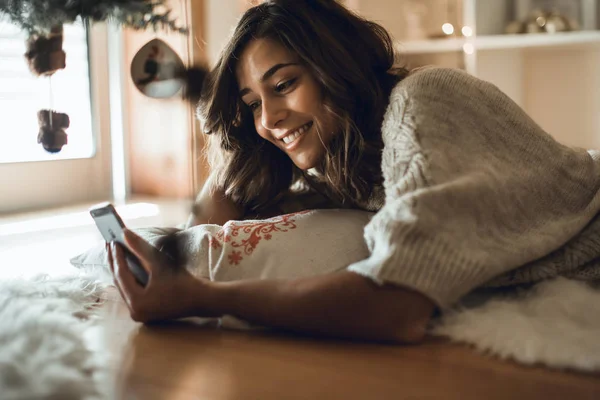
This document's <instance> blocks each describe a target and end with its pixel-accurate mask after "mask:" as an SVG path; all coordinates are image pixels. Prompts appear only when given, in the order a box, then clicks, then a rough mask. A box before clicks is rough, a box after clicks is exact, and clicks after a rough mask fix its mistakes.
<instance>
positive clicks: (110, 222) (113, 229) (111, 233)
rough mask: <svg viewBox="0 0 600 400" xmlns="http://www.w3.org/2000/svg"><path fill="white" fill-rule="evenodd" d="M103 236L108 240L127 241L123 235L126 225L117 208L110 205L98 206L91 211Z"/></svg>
mask: <svg viewBox="0 0 600 400" xmlns="http://www.w3.org/2000/svg"><path fill="white" fill-rule="evenodd" d="M90 213H91V214H92V217H93V218H94V221H95V222H96V225H97V226H98V229H99V230H100V233H101V234H102V237H104V240H106V241H107V242H112V241H116V242H119V243H125V238H124V236H123V228H124V227H125V226H124V224H123V221H121V219H120V218H119V216H118V215H117V214H116V211H115V209H114V208H113V207H112V206H110V205H108V206H106V207H102V208H96V209H94V210H92V211H90Z"/></svg>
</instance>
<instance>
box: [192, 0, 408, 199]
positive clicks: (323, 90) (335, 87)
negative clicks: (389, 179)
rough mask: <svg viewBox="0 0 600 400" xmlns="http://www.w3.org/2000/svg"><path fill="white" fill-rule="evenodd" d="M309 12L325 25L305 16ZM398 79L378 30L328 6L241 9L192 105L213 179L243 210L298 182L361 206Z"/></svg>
mask: <svg viewBox="0 0 600 400" xmlns="http://www.w3.org/2000/svg"><path fill="white" fill-rule="evenodd" d="M284 3H285V4H284ZM279 12H281V13H282V14H278V13H279ZM319 12H323V13H324V15H325V14H326V15H327V16H328V18H330V19H328V20H327V19H325V18H314V16H315V15H317V13H319ZM406 74H407V70H406V69H404V68H402V67H399V66H397V65H395V55H394V51H393V44H392V41H391V38H390V36H389V35H388V33H387V32H386V31H385V30H384V29H383V28H382V27H381V26H379V25H377V24H375V23H372V22H370V21H366V20H364V19H362V18H360V17H358V16H356V15H353V14H351V13H350V12H349V11H348V10H346V9H345V8H344V7H343V6H341V5H340V4H338V3H337V2H335V1H321V2H315V3H314V4H313V3H310V2H299V3H293V2H282V3H281V4H276V3H273V2H266V3H264V4H262V5H260V6H258V7H255V8H253V9H250V11H248V12H247V13H246V14H245V15H244V16H243V17H242V18H241V20H240V21H239V24H238V27H237V29H236V31H235V33H234V35H233V37H232V38H231V40H230V42H229V43H228V45H227V47H226V48H225V49H224V52H223V54H222V56H221V58H220V60H219V62H218V63H217V66H216V67H215V69H214V71H213V75H212V77H211V79H210V80H209V82H208V83H207V84H206V90H205V93H206V95H205V101H203V102H202V103H201V104H200V109H199V114H200V118H201V120H203V122H204V130H205V131H207V132H210V133H214V135H213V137H212V138H211V140H210V142H211V145H212V149H211V154H210V155H211V156H212V157H211V158H212V166H213V170H214V171H219V173H218V174H217V176H216V177H215V181H216V182H217V184H218V185H219V186H222V187H227V193H228V197H230V198H231V199H232V200H233V201H235V202H237V203H240V204H244V205H245V206H246V207H247V209H248V210H250V211H258V210H260V209H262V208H265V207H268V206H270V205H272V204H273V203H276V202H277V201H278V200H279V198H280V197H281V196H280V195H281V193H282V192H284V191H285V190H287V189H288V188H289V187H290V186H291V185H292V184H293V183H294V182H298V181H303V182H306V183H308V184H309V185H320V184H321V183H325V182H326V184H325V185H320V186H322V188H321V190H325V191H327V192H328V197H329V198H330V199H331V201H333V202H334V203H336V204H338V205H341V204H345V205H347V206H359V207H362V208H370V207H368V205H367V204H366V203H368V201H369V198H371V197H372V195H373V193H374V192H376V191H377V190H378V187H380V185H381V179H382V176H381V170H380V168H379V164H380V149H381V136H380V134H379V130H380V126H381V122H382V119H383V113H384V111H385V104H386V102H387V97H388V95H389V92H390V90H391V88H392V87H393V86H394V84H395V83H397V82H398V81H399V80H401V79H402V78H403V77H404V76H406ZM304 129H306V131H305V132H304V137H300V135H298V138H296V140H292V137H291V134H293V135H294V136H296V134H299V133H300V131H301V130H304ZM286 136H287V137H288V138H285V137H286ZM284 138H285V139H284ZM265 139H266V141H265ZM286 142H287V143H286ZM282 150H283V151H282ZM222 151H227V152H229V153H228V156H227V158H226V159H223V158H222V157H221V155H222V154H221V152H222ZM309 169H310V170H312V171H311V173H312V174H311V173H309V172H308V170H309ZM314 173H316V175H318V176H319V177H318V178H317V177H315V174H314ZM309 175H312V176H309ZM371 208H372V207H371Z"/></svg>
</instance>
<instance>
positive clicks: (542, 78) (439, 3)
mask: <svg viewBox="0 0 600 400" xmlns="http://www.w3.org/2000/svg"><path fill="white" fill-rule="evenodd" d="M342 2H343V3H344V4H345V5H346V6H347V7H348V8H350V9H352V10H353V11H355V12H357V13H359V14H361V15H364V16H365V17H367V18H370V19H373V20H375V21H377V22H379V23H381V24H382V25H383V26H384V27H386V28H387V29H388V30H389V31H390V33H391V34H392V35H393V36H394V39H395V42H396V46H397V50H398V52H399V54H400V55H401V61H402V62H403V63H405V64H407V65H408V66H410V67H415V66H419V65H427V64H437V65H444V66H450V67H455V68H461V69H465V70H466V71H468V72H469V73H471V74H473V75H475V76H478V77H481V78H483V79H486V80H489V81H491V82H493V83H495V84H496V85H498V86H499V87H500V88H501V89H502V90H503V91H505V92H506V93H507V94H508V95H509V96H511V97H512V98H513V99H514V100H515V101H516V102H517V103H519V104H520V105H521V106H522V107H523V108H524V109H525V110H526V111H527V112H528V113H529V114H530V115H531V116H532V117H533V118H534V120H536V121H537V122H538V123H539V124H540V125H541V126H542V127H543V128H545V129H546V130H547V131H548V132H550V133H551V134H552V135H554V136H555V137H556V138H557V139H558V140H560V141H562V142H564V143H566V144H569V145H574V146H583V147H599V146H600V137H599V135H598V133H599V130H600V115H598V110H600V85H599V84H600V82H599V80H600V78H599V77H600V74H598V70H599V69H600V31H599V30H598V27H599V26H600V6H599V5H598V0H493V1H489V0H345V1H342ZM256 3H258V1H248V0H171V1H169V2H168V4H169V6H170V7H171V8H172V10H173V13H172V15H173V16H175V17H176V18H178V20H179V22H180V23H181V24H182V25H185V26H188V27H190V33H189V35H181V34H178V33H165V32H161V31H159V32H153V31H152V30H148V31H133V30H130V29H119V28H116V27H114V26H107V25H104V24H94V25H93V26H92V27H91V28H88V29H86V28H85V27H84V26H83V25H81V24H72V25H67V26H65V34H64V49H65V52H66V53H67V60H68V61H67V68H66V69H64V70H60V71H58V72H57V73H56V74H54V75H53V76H52V78H51V79H39V78H36V77H34V76H33V75H32V74H31V73H30V72H29V70H28V68H27V66H26V63H25V62H24V60H23V53H24V52H25V44H24V40H25V34H24V33H23V32H20V31H19V30H18V29H17V28H16V27H15V26H12V25H10V23H8V22H6V21H3V22H0V117H1V121H2V125H1V127H0V138H1V139H2V141H1V143H2V146H0V198H1V201H0V215H3V216H6V215H8V214H14V213H19V212H24V211H31V210H42V209H51V208H54V207H64V206H67V205H73V204H80V203H87V202H94V201H97V200H105V199H113V200H115V201H126V200H127V199H129V198H133V197H135V196H146V197H148V196H149V197H159V198H175V199H187V200H190V199H192V198H193V196H194V194H195V193H196V192H197V191H198V189H199V188H200V187H201V185H202V183H203V182H204V180H205V179H206V176H207V174H208V171H207V167H206V164H205V163H204V161H203V159H202V157H201V152H202V147H203V145H204V140H203V139H204V138H203V136H202V134H200V132H199V130H198V124H197V122H196V120H195V118H194V107H193V106H192V105H190V104H188V103H186V102H185V101H184V100H183V98H182V96H181V94H180V93H179V94H175V95H174V96H171V97H168V98H154V97H152V96H148V95H147V94H145V93H144V92H143V91H141V90H138V89H139V88H136V84H135V82H134V79H133V78H132V76H131V74H130V71H131V65H132V62H133V60H134V57H135V55H136V54H137V53H138V52H139V51H140V49H142V48H143V46H144V45H145V44H147V43H149V42H150V41H153V40H156V39H159V40H160V41H162V42H163V43H164V44H165V45H166V47H168V48H170V50H172V51H174V53H175V54H176V55H178V56H179V57H180V59H181V61H182V62H183V64H184V65H190V64H192V63H205V64H208V65H212V64H213V63H214V61H215V60H216V58H217V56H218V54H219V51H220V49H221V47H222V46H223V44H224V43H225V42H226V41H227V39H228V37H229V35H230V33H231V30H232V28H233V27H234V26H235V24H236V21H237V19H238V18H239V16H240V15H241V13H243V12H244V10H245V9H247V8H248V7H250V6H252V5H253V4H256ZM140 65H142V64H140ZM139 68H141V67H139ZM41 108H54V109H56V110H60V111H63V112H66V113H68V114H69V116H70V119H71V126H70V128H69V129H68V131H67V133H68V138H69V142H68V145H66V146H65V147H64V148H63V150H62V151H61V152H60V153H56V154H49V153H47V152H45V151H44V150H43V148H42V147H41V146H40V145H39V144H38V143H37V142H36V140H35V138H36V134H37V129H38V128H37V119H36V117H35V113H36V112H37V110H39V109H41Z"/></svg>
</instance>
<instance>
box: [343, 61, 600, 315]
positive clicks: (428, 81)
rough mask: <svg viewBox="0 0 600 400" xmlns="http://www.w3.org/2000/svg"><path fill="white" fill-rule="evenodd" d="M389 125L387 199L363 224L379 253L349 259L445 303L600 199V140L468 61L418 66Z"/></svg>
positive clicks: (577, 219)
mask: <svg viewBox="0 0 600 400" xmlns="http://www.w3.org/2000/svg"><path fill="white" fill-rule="evenodd" d="M382 131H383V138H384V144H385V147H384V150H383V160H382V168H383V173H384V178H385V182H384V188H385V204H384V206H383V207H382V208H381V210H380V211H379V212H378V213H377V214H376V215H375V217H374V218H373V219H372V220H371V222H370V223H369V225H367V227H366V228H365V238H366V241H367V245H368V246H369V249H370V251H371V256H370V257H369V258H368V259H366V260H363V261H360V262H357V263H355V264H352V265H351V266H350V267H349V270H351V271H354V272H356V273H359V274H361V275H364V276H367V277H370V278H372V279H373V280H375V281H376V282H379V283H383V282H390V283H394V284H397V285H400V286H405V287H409V288H413V289H415V290H417V291H419V292H421V293H423V294H425V295H427V296H428V297H430V298H431V299H432V300H434V301H435V302H436V303H437V304H438V305H439V306H440V307H441V308H447V307H449V306H451V305H452V304H453V303H455V302H456V301H457V300H458V299H459V298H460V297H462V296H463V295H464V294H466V293H467V292H469V291H471V290H472V289H474V288H476V287H479V286H482V285H484V284H486V282H489V281H490V280H492V279H493V278H498V277H500V278H502V274H505V273H507V272H508V271H513V270H515V269H517V268H518V267H522V266H524V265H526V264H528V263H532V262H535V260H539V259H542V258H543V257H544V256H546V257H548V255H549V254H551V253H552V252H554V251H556V250H558V249H560V248H561V247H562V246H564V245H565V244H566V243H567V242H569V241H570V240H572V239H573V238H576V237H577V235H579V234H580V232H581V231H582V230H584V228H585V227H586V225H587V224H588V223H589V222H590V221H591V220H592V218H593V217H594V216H595V215H596V213H598V210H599V209H600V193H599V189H600V152H598V151H586V150H583V149H571V148H568V147H565V146H563V145H561V144H559V143H558V142H556V141H555V140H554V139H553V138H552V137H550V136H549V135H548V134H547V133H546V132H544V131H543V130H542V129H541V128H540V127H539V126H538V125H537V124H536V123H535V122H534V121H533V120H531V118H530V117H528V116H527V115H526V114H525V112H524V111H523V110H522V109H521V108H520V107H519V106H518V105H516V104H515V103H514V102H513V101H512V100H510V99H509V98H508V97H507V96H506V95H505V94H503V93H502V92H501V91H500V90H499V89H498V88H496V87H495V86H494V85H492V84H490V83H488V82H485V81H482V80H479V79H477V78H475V77H472V76H471V75H469V74H467V73H465V72H462V71H459V70H451V69H444V68H429V69H424V70H421V71H418V72H415V73H413V74H411V75H410V76H409V77H407V78H406V79H404V80H403V81H402V82H400V83H399V84H398V85H397V86H396V87H395V88H394V90H393V91H392V94H391V97H390V104H389V106H388V109H387V111H386V114H385V117H384V122H383V129H382ZM596 231H598V229H597V228H596ZM594 243H598V241H597V240H596V241H595V242H594ZM588 250H589V249H588ZM594 251H595V255H591V256H590V255H589V254H588V256H589V257H588V259H590V258H594V257H598V255H600V251H598V250H597V249H596V250H593V251H592V252H594ZM563 256H564V254H563ZM534 264H535V263H534Z"/></svg>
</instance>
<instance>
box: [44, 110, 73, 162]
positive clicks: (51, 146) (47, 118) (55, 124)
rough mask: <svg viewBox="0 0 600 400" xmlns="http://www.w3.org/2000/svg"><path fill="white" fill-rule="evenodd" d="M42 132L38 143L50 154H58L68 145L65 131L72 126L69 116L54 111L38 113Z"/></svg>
mask: <svg viewBox="0 0 600 400" xmlns="http://www.w3.org/2000/svg"><path fill="white" fill-rule="evenodd" d="M38 124H39V126H40V130H39V133H38V137H37V141H38V143H40V144H41V145H42V146H43V147H44V149H45V150H46V151H47V152H49V153H58V152H59V151H61V150H62V148H63V146H64V145H66V144H67V143H68V139H67V134H66V132H65V129H67V128H68V127H69V125H70V120H69V116H68V115H67V114H64V113H59V112H55V111H52V110H40V111H38Z"/></svg>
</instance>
